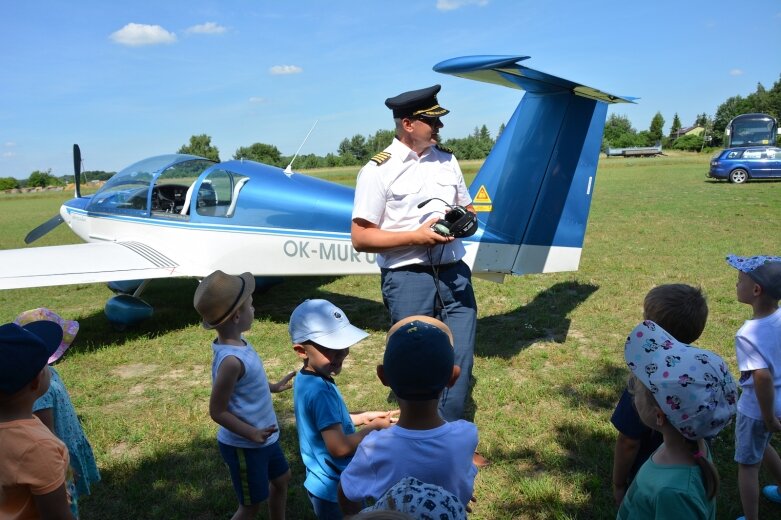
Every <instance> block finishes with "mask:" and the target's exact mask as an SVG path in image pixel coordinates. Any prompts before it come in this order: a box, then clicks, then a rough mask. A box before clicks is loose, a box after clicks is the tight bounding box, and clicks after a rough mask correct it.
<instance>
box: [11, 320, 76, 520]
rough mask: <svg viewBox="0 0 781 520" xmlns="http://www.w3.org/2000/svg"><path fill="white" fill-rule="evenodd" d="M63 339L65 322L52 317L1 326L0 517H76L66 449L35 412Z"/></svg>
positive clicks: (46, 387) (47, 385)
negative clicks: (67, 487)
mask: <svg viewBox="0 0 781 520" xmlns="http://www.w3.org/2000/svg"><path fill="white" fill-rule="evenodd" d="M60 341H62V328H61V327H60V326H59V325H58V324H56V323H53V322H50V321H35V322H32V323H29V324H27V325H25V326H24V327H20V326H19V325H16V324H14V323H7V324H5V325H2V326H0V446H2V449H0V488H2V489H1V490H0V518H73V515H72V514H71V512H70V508H69V505H68V495H67V491H66V490H65V478H66V472H67V470H68V464H69V457H68V449H67V448H66V447H65V444H63V443H62V441H60V440H59V439H58V438H57V437H56V436H55V435H54V434H53V433H52V432H51V431H50V430H49V429H48V428H47V427H46V426H44V424H43V423H42V422H41V421H40V420H39V419H38V418H37V417H35V416H34V415H33V403H34V402H35V400H36V399H38V398H39V397H40V396H42V395H43V394H44V393H46V390H47V389H48V388H49V367H48V360H49V356H51V355H52V354H53V353H54V351H55V350H57V347H59V346H60Z"/></svg>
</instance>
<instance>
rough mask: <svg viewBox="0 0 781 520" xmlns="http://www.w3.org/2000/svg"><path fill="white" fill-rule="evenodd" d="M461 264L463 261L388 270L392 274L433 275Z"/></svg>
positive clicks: (412, 265) (406, 266) (415, 265)
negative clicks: (401, 272)
mask: <svg viewBox="0 0 781 520" xmlns="http://www.w3.org/2000/svg"><path fill="white" fill-rule="evenodd" d="M461 263H463V261H462V260H458V261H457V262H451V263H449V264H439V265H430V264H410V265H403V266H401V267H393V268H391V269H387V270H388V271H392V272H396V271H409V272H411V273H433V272H434V271H437V272H442V271H447V270H448V269H450V268H452V267H455V266H457V265H458V264H461Z"/></svg>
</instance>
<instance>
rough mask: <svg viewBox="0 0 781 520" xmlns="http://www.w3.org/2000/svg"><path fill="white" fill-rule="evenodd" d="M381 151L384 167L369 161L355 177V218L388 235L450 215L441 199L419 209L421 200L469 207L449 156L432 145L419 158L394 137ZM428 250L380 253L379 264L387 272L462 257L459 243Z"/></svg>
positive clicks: (417, 248)
mask: <svg viewBox="0 0 781 520" xmlns="http://www.w3.org/2000/svg"><path fill="white" fill-rule="evenodd" d="M385 152H387V153H389V154H390V159H388V160H387V161H385V162H384V163H382V164H377V163H375V162H374V161H369V163H368V164H367V165H366V166H364V167H363V168H361V171H360V172H359V173H358V181H357V183H356V186H355V204H354V206H353V216H352V218H353V219H356V218H361V219H364V220H366V221H368V222H371V223H372V224H375V225H377V226H378V227H379V228H380V229H382V230H386V231H413V230H415V229H418V228H419V227H420V226H421V225H423V223H424V222H426V221H427V220H429V219H432V218H435V217H439V218H443V217H444V214H445V212H447V211H448V207H447V206H446V205H445V203H443V202H442V201H440V200H432V201H431V202H429V203H428V204H426V205H425V206H424V207H422V208H418V204H420V203H421V202H423V201H425V200H428V199H430V198H432V197H439V198H440V199H443V200H444V201H446V202H447V203H448V204H451V205H461V206H467V205H469V204H471V203H472V197H470V195H469V191H467V188H466V184H465V183H464V176H463V174H462V173H461V167H460V166H459V165H458V161H457V160H456V158H455V156H453V154H451V153H447V152H444V151H442V150H440V149H438V148H436V147H434V146H431V147H429V148H428V149H427V150H426V151H425V152H424V153H423V155H422V156H420V157H418V154H416V153H415V152H414V151H412V150H411V149H410V148H409V147H408V146H407V145H405V144H404V143H402V142H401V141H399V140H398V139H393V142H392V143H391V145H390V146H389V147H387V148H386V149H385ZM430 249H431V254H430V258H429V248H428V247H425V246H404V247H397V248H394V249H390V250H387V251H385V252H383V253H380V254H378V255H377V264H378V265H379V266H380V267H384V268H389V269H390V268H395V267H401V266H405V265H412V264H432V263H433V264H435V265H438V264H448V263H452V262H456V261H458V260H460V259H461V258H462V257H463V256H464V253H465V251H464V246H463V244H462V243H461V241H460V240H453V241H451V242H449V243H448V244H447V245H444V246H436V247H433V248H430Z"/></svg>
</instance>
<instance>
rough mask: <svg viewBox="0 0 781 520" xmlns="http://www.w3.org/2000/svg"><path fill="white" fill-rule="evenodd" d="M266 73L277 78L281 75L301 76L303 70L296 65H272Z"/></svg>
mask: <svg viewBox="0 0 781 520" xmlns="http://www.w3.org/2000/svg"><path fill="white" fill-rule="evenodd" d="M268 71H269V72H270V73H271V74H273V75H275V76H279V75H282V74H301V73H302V72H304V69H302V68H301V67H299V66H298V65H274V66H273V67H271V68H270V69H268Z"/></svg>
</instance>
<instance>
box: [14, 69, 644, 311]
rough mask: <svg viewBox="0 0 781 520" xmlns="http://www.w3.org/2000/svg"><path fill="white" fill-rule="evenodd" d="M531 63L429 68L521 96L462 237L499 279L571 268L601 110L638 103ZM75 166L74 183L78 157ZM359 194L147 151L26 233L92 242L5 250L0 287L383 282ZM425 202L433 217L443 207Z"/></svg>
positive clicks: (250, 167)
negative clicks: (256, 280) (63, 229)
mask: <svg viewBox="0 0 781 520" xmlns="http://www.w3.org/2000/svg"><path fill="white" fill-rule="evenodd" d="M526 59H528V57H527V56H469V57H461V58H454V59H450V60H446V61H443V62H441V63H439V64H437V65H436V66H435V67H434V70H435V71H437V72H441V73H444V74H452V75H455V76H461V77H464V78H468V79H474V80H478V81H483V82H487V83H494V84H497V85H501V86H505V87H510V88H516V89H520V90H524V91H526V92H525V94H524V95H523V97H522V98H521V101H520V104H519V105H518V107H517V109H516V110H515V113H514V114H513V116H512V118H511V119H510V121H509V122H508V123H507V125H506V128H505V130H504V132H503V133H502V134H501V136H500V137H499V139H498V141H497V143H496V145H495V146H494V148H493V150H492V151H491V153H490V155H489V156H488V158H487V159H486V160H485V162H484V164H483V166H482V168H481V169H480V171H479V172H478V174H477V176H476V178H475V179H474V181H473V182H472V184H471V186H470V188H469V191H470V194H471V196H472V198H473V199H474V203H473V204H474V207H475V209H476V210H477V212H478V220H479V230H478V231H477V233H476V234H475V235H473V236H471V237H469V238H466V239H464V243H465V246H466V251H467V256H466V257H465V261H466V262H467V263H468V264H469V265H470V266H471V268H472V271H473V273H474V275H475V276H478V277H481V278H486V279H490V280H493V281H497V282H501V281H502V280H503V279H504V277H505V276H506V275H508V274H514V275H520V274H526V273H547V272H556V271H570V270H577V268H578V264H579V261H580V256H581V250H582V247H583V238H584V235H585V231H586V223H587V220H588V213H589V206H590V204H591V197H592V194H593V190H594V181H595V175H596V169H597V161H598V157H599V150H600V145H601V141H602V132H603V129H604V124H605V117H606V113H607V105H608V104H610V103H627V102H629V103H631V102H633V98H628V97H621V96H614V95H611V94H607V93H605V92H602V91H599V90H596V89H594V88H591V87H587V86H584V85H581V84H579V83H575V82H572V81H569V80H566V79H562V78H558V77H556V76H552V75H549V74H546V73H544V72H540V71H537V70H534V69H530V68H528V67H526V66H524V65H522V64H521V62H523V61H524V60H526ZM74 149H75V152H78V149H77V147H75V146H74ZM74 155H76V154H74ZM74 162H75V163H76V168H77V175H76V177H77V179H78V177H79V175H78V167H79V163H80V159H79V158H78V157H75V158H74ZM353 193H354V191H353V189H351V188H349V187H346V186H342V185H338V184H335V183H331V182H328V181H324V180H320V179H317V178H313V177H309V176H307V175H304V174H300V173H293V172H290V171H285V170H282V169H280V168H277V167H272V166H268V165H265V164H261V163H257V162H253V161H245V160H231V161H227V162H221V163H215V162H212V161H209V160H207V159H204V158H202V157H196V156H192V155H182V154H175V155H162V156H158V157H152V158H149V159H145V160H143V161H140V162H137V163H135V164H133V165H131V166H129V167H127V168H125V169H124V170H122V171H120V172H118V173H117V174H115V175H114V176H113V177H112V178H111V179H110V180H109V181H108V182H106V184H105V185H104V186H103V187H102V188H101V189H100V190H99V191H97V192H96V193H95V194H94V195H91V196H81V195H80V192H79V189H78V188H77V193H76V195H77V196H76V198H74V199H72V200H69V201H67V202H65V203H64V204H63V205H62V207H61V208H60V214H59V215H57V216H55V217H54V218H52V219H51V220H49V221H47V222H46V223H44V224H43V225H41V226H39V227H38V228H36V229H35V230H33V231H32V232H31V233H30V235H28V237H27V242H28V243H29V242H31V241H33V240H35V239H36V238H38V237H40V236H42V235H43V234H45V233H46V232H48V231H49V230H50V229H52V228H53V227H54V226H56V225H57V224H59V223H60V222H65V223H66V224H67V225H68V226H69V227H70V228H71V229H72V230H73V232H74V233H76V234H77V235H78V236H79V237H81V238H82V239H83V240H84V241H86V242H87V243H85V244H76V245H64V246H52V247H35V248H26V249H16V250H5V251H0V266H2V268H1V269H0V289H13V288H22V287H37V286H49V285H66V284H81V283H92V282H117V281H123V280H139V279H140V280H151V279H155V278H167V277H182V276H184V277H198V278H201V277H204V276H206V275H208V274H209V273H211V272H212V271H214V270H215V269H221V270H223V271H225V272H228V273H241V272H245V271H249V272H251V273H253V274H255V275H256V276H261V277H267V276H307V275H347V274H375V273H378V272H379V269H378V267H377V265H376V263H375V257H374V254H371V253H368V254H367V253H358V252H356V251H355V250H354V249H353V247H352V245H351V241H350V224H351V212H352V205H353ZM430 206H432V212H431V215H430V216H429V217H428V218H432V217H434V216H437V215H438V214H442V213H444V212H445V211H446V210H447V208H446V207H445V206H444V205H442V207H439V208H436V207H435V206H436V201H434V202H432V203H431V204H430ZM138 295H139V291H136V295H135V296H138ZM128 298H133V297H130V296H128ZM139 302H140V303H143V302H141V301H140V300H139ZM126 303H127V302H126ZM140 303H139V304H140ZM130 305H131V306H132V303H131V304H130ZM144 305H146V304H144ZM150 312H151V311H150Z"/></svg>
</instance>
